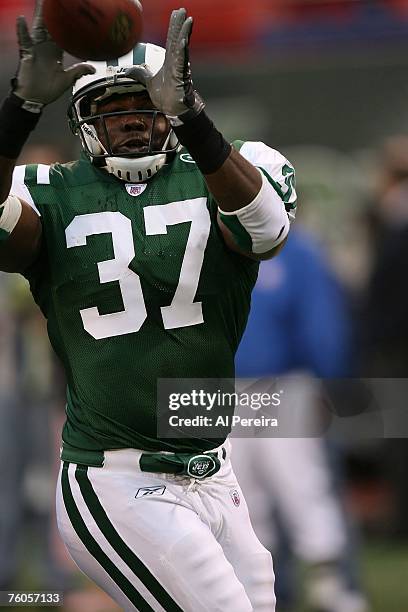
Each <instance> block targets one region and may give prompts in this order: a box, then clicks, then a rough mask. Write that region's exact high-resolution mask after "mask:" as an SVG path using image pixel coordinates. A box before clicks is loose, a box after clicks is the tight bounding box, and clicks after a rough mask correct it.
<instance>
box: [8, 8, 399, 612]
mask: <svg viewBox="0 0 408 612" xmlns="http://www.w3.org/2000/svg"><path fill="white" fill-rule="evenodd" d="M143 4H144V12H145V34H144V38H145V40H150V41H151V42H156V43H158V44H163V43H164V41H165V34H166V29H167V22H168V17H169V14H170V11H171V10H172V9H173V8H178V5H177V4H176V3H175V1H174V0H154V1H153V2H148V1H147V0H145V2H144V3H143ZM182 4H184V6H186V8H187V9H188V10H189V11H190V13H191V14H192V15H193V16H194V17H195V31H194V35H193V39H192V53H191V55H192V65H193V74H194V80H195V83H196V85H197V87H198V88H199V90H200V92H201V93H202V95H203V96H204V97H205V99H206V100H207V105H208V112H209V114H210V115H211V117H212V118H213V119H214V121H215V122H216V124H217V125H218V126H219V127H220V128H221V130H222V131H223V132H224V134H225V135H226V136H227V137H228V138H230V139H231V140H233V139H236V138H239V139H243V140H245V139H250V140H262V141H264V142H266V143H267V144H269V145H270V146H272V147H274V148H277V149H279V150H281V151H282V152H283V153H284V154H285V155H286V156H287V157H288V159H290V160H291V162H292V163H293V164H294V165H295V167H296V169H297V184H298V195H299V204H300V208H299V221H298V223H299V226H300V227H302V228H304V231H305V232H306V233H307V235H308V236H309V239H310V240H311V241H313V243H314V244H316V246H317V248H318V249H319V252H320V253H323V254H324V255H323V256H322V257H323V259H324V262H325V265H328V266H329V267H330V268H331V269H332V271H333V273H334V275H335V276H336V277H337V279H338V281H339V282H340V283H341V285H342V286H343V288H344V291H345V292H346V295H347V299H348V303H349V305H350V312H351V317H352V329H353V336H352V337H353V340H352V342H353V345H352V360H353V366H352V368H351V370H350V371H351V373H352V374H353V376H361V377H364V376H365V377H380V378H386V377H387V378H400V379H401V378H406V377H407V370H408V324H407V322H406V321H405V319H406V318H407V314H406V313H407V312H408V309H407V308H406V306H408V293H407V289H406V282H405V275H404V272H405V262H406V259H405V258H404V255H405V254H406V253H408V246H407V244H408V187H407V185H408V183H407V181H408V0H251V1H250V2H244V1H243V0H223V2H220V1H219V0H183V3H182ZM33 5H34V0H2V1H1V4H0V52H1V58H2V61H1V63H0V72H1V77H2V78H1V83H0V92H1V94H2V96H4V95H5V94H6V93H7V91H8V87H9V81H10V79H11V78H12V76H13V74H14V72H15V68H16V65H17V61H18V54H17V50H16V41H15V34H14V23H15V18H16V16H17V15H19V14H25V15H26V16H27V18H28V19H29V20H31V17H32V13H33ZM70 61H72V58H67V62H70ZM66 104H67V98H66V99H65V100H62V101H60V102H58V103H56V104H54V105H52V106H51V107H49V108H47V110H46V112H45V114H44V117H43V118H42V120H41V123H40V125H39V128H38V129H37V130H36V131H35V133H34V134H33V136H32V138H31V139H30V144H29V145H28V146H27V148H26V150H25V153H24V159H23V158H22V161H24V162H27V161H35V162H43V163H50V162H51V161H68V160H70V159H74V158H75V157H76V156H77V155H78V154H79V142H77V140H76V139H75V138H74V137H73V136H72V135H71V134H70V132H69V129H68V125H67V121H66V115H65V108H66ZM301 265H302V262H301V261H299V266H301ZM0 285H1V293H0V303H1V305H2V308H1V311H0V329H1V334H0V364H1V365H0V380H1V386H0V477H1V479H0V590H2V589H9V588H11V587H13V588H14V589H16V590H28V589H33V588H35V589H41V588H43V589H46V588H48V589H59V588H61V589H64V590H65V591H66V593H67V598H66V605H65V609H66V610H82V609H83V610H87V611H93V610H113V609H115V608H114V607H113V606H112V605H111V604H110V603H109V601H107V600H106V599H105V598H104V597H102V595H100V594H99V593H98V592H97V591H96V590H95V589H94V588H93V587H91V586H90V585H88V583H87V582H86V581H85V580H84V579H83V578H82V577H81V576H79V575H78V574H77V573H76V571H75V569H74V568H73V567H72V565H71V564H70V562H69V561H68V560H67V559H66V557H65V555H64V551H63V550H62V545H61V544H60V543H59V540H58V536H57V534H56V531H55V527H54V517H53V513H52V511H51V510H50V508H52V505H53V494H54V480H55V476H56V470H57V453H58V437H59V432H60V428H61V423H62V420H63V410H64V397H63V396H64V391H63V378H62V375H61V373H60V371H59V369H58V366H57V365H56V364H55V363H54V358H53V356H52V354H51V352H50V349H49V347H48V341H47V339H46V338H45V335H44V334H45V325H44V322H43V321H42V319H41V316H40V314H39V313H38V312H37V309H36V307H35V306H34V305H33V303H32V300H31V297H30V294H29V293H28V291H27V287H26V285H25V282H24V280H22V279H21V278H19V277H17V276H6V275H4V274H2V275H0ZM316 342H318V340H316ZM316 350H319V347H318V346H317V347H316ZM254 359H256V356H254ZM390 401H391V400H390ZM400 401H401V405H402V408H403V412H405V410H406V406H407V405H408V397H407V396H405V398H402V399H401V398H400ZM405 421H406V419H405ZM405 421H404V414H403V416H402V421H401V423H402V426H401V428H400V429H397V428H394V429H393V430H392V432H391V433H388V435H387V436H385V435H384V431H383V430H381V428H380V430H378V432H377V433H375V434H373V436H372V437H371V438H370V437H364V439H361V440H358V439H355V438H353V439H352V440H349V441H347V440H344V439H343V440H342V441H341V445H340V453H341V464H342V472H343V474H344V476H343V481H344V484H343V485H342V487H341V490H340V495H341V498H342V503H343V504H344V506H345V507H346V509H347V516H348V519H349V521H350V523H352V524H353V533H358V536H353V537H357V539H358V542H357V541H356V542H355V543H353V544H355V547H356V549H357V551H355V552H354V553H353V557H356V559H357V563H358V564H359V567H360V569H359V573H360V575H361V578H360V580H361V588H362V589H363V590H364V591H365V593H366V595H367V599H368V601H369V604H370V609H372V610H373V611H374V612H405V611H406V610H408V582H407V576H408V478H407V466H408V444H407V440H406V439H405V437H404V436H405V435H406V432H407V430H408V428H407V425H406V424H405ZM404 424H405V427H404ZM299 478H304V479H307V472H306V473H303V474H299ZM16 542H18V546H17V547H16V546H15V543H16ZM301 576H302V572H300V578H299V580H298V581H297V582H296V600H297V603H296V604H295V608H294V609H296V610H297V611H301V610H304V607H303V603H302V601H303V596H302V588H303V587H302V582H303V581H302V577H301ZM278 610H279V607H278Z"/></svg>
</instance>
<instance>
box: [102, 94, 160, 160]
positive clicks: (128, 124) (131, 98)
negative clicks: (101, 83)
mask: <svg viewBox="0 0 408 612" xmlns="http://www.w3.org/2000/svg"><path fill="white" fill-rule="evenodd" d="M138 110H155V109H154V106H153V104H152V101H151V100H150V97H149V95H148V94H147V92H141V93H132V94H122V95H118V96H112V97H111V98H109V99H107V100H104V101H102V102H100V103H98V108H97V113H98V114H100V113H117V112H122V111H135V112H132V113H130V114H124V115H114V116H112V117H105V125H106V130H107V132H108V134H109V140H110V146H111V150H112V153H115V154H121V155H126V154H132V153H133V154H134V153H144V152H147V151H148V147H149V141H150V134H151V130H152V125H153V115H151V114H149V113H146V114H145V113H140V112H139V113H138V112H137V111H138ZM95 129H96V132H97V134H98V138H99V140H100V141H101V143H102V144H103V146H104V147H105V148H106V149H107V150H108V143H107V138H106V134H105V130H104V128H103V121H102V120H101V119H98V120H97V121H96V123H95ZM169 130H170V124H169V122H168V120H167V119H166V117H165V116H164V115H163V114H160V113H159V114H157V115H156V119H155V122H154V132H153V137H152V147H151V149H152V150H154V151H160V150H161V149H162V147H163V145H164V143H165V140H166V138H167V136H168V133H169Z"/></svg>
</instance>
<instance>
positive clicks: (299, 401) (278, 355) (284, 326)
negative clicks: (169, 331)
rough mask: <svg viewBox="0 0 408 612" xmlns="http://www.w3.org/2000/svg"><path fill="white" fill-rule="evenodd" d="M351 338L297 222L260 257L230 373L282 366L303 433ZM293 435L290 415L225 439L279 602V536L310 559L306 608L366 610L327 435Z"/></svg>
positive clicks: (318, 255) (330, 284)
mask: <svg viewBox="0 0 408 612" xmlns="http://www.w3.org/2000/svg"><path fill="white" fill-rule="evenodd" d="M351 337H352V334H351V320H350V313H349V308H348V305H347V301H346V297H345V294H344V291H343V290H342V289H341V287H340V285H339V283H338V282H337V280H336V279H335V277H334V275H333V273H332V272H331V270H330V269H329V268H328V266H327V264H326V263H325V255H324V251H322V250H321V249H319V248H318V246H317V244H316V241H315V240H313V239H312V237H311V236H309V235H307V234H306V233H305V232H304V231H302V230H301V229H299V224H298V225H297V226H296V227H294V228H292V233H291V236H290V238H288V241H287V244H286V248H285V250H284V252H283V251H282V252H281V253H280V254H279V255H278V256H277V258H276V260H275V261H268V262H263V263H262V265H261V268H260V273H259V277H258V282H257V284H256V286H255V289H254V292H253V295H252V308H251V314H250V319H249V323H248V326H247V329H246V331H245V333H244V336H243V339H242V341H241V344H240V347H239V350H238V353H237V358H236V366H237V374H238V375H239V376H244V377H265V376H266V377H271V376H284V375H287V374H290V375H291V376H290V378H285V377H284V378H282V379H281V383H280V384H281V387H282V389H283V390H284V396H285V397H284V405H286V406H288V405H289V404H290V410H291V413H290V414H292V411H293V409H294V406H295V405H298V409H297V410H296V414H298V413H299V412H300V413H302V415H303V422H304V423H305V429H304V436H308V435H313V433H312V434H310V433H308V431H310V427H309V425H310V424H311V423H313V421H314V420H316V419H317V418H318V417H319V411H320V405H321V388H320V386H321V383H320V381H319V380H318V378H335V377H336V378H338V377H344V376H347V375H349V374H350V372H351V368H352V366H351V363H352V340H351ZM315 377H316V378H315ZM283 408H284V406H283ZM301 419H302V417H301ZM289 427H290V423H289ZM296 427H297V426H296ZM261 435H262V434H261ZM282 436H292V437H282ZM301 436H302V431H301V430H300V431H299V429H295V424H294V425H293V429H292V431H290V430H289V431H286V430H285V431H284V432H281V433H279V430H278V431H277V433H276V434H275V436H274V437H269V438H267V437H264V438H261V437H259V438H256V439H239V440H238V439H233V441H232V442H233V459H232V460H233V463H234V468H235V470H236V473H237V476H238V480H239V482H240V484H241V487H242V488H243V491H244V495H245V497H246V499H247V503H248V506H249V509H250V513H251V517H252V520H253V524H254V527H255V530H256V531H257V534H258V536H259V537H260V539H261V541H262V542H263V543H264V544H265V545H267V546H268V545H269V547H271V548H272V552H273V555H274V560H275V565H276V575H277V586H276V591H277V599H278V610H283V609H289V608H291V609H292V605H293V604H294V602H295V600H296V598H297V597H296V596H297V593H298V591H299V588H298V586H297V583H296V581H294V580H293V577H292V580H290V576H289V569H290V566H289V564H288V563H285V558H286V559H287V555H284V554H282V550H283V549H284V548H285V547H284V546H283V544H284V543H287V544H288V546H289V547H290V548H291V550H292V551H293V552H294V554H295V555H296V556H297V557H298V558H299V559H301V560H302V561H304V562H305V563H306V564H307V566H308V574H307V577H308V579H307V585H306V586H307V591H306V598H307V601H308V604H309V605H310V606H311V609H313V610H314V611H324V612H363V611H364V612H365V611H366V610H368V605H367V603H366V600H365V597H363V596H362V594H361V592H359V586H358V582H357V580H356V576H355V571H354V567H353V563H354V559H353V558H352V556H353V551H354V543H353V542H350V529H349V526H348V524H347V520H346V515H345V513H344V509H343V507H342V501H341V500H340V497H339V490H338V483H337V489H336V486H335V482H334V480H335V478H334V474H333V470H332V468H331V465H330V461H329V453H328V448H327V442H325V441H324V440H323V439H322V438H318V437H301ZM332 455H334V452H332ZM337 463H338V461H337ZM273 511H274V514H275V517H276V521H275V524H274V522H273V519H272V513H273ZM282 533H283V534H284V535H283V536H282ZM279 550H280V551H281V554H279Z"/></svg>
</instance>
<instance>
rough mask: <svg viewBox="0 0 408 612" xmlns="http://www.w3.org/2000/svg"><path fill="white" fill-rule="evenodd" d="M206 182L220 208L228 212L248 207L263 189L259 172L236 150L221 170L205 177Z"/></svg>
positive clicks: (233, 150) (232, 151)
mask: <svg viewBox="0 0 408 612" xmlns="http://www.w3.org/2000/svg"><path fill="white" fill-rule="evenodd" d="M205 180H206V183H207V185H208V188H209V190H210V191H211V193H212V195H213V196H214V198H215V200H216V201H217V203H218V206H219V207H220V208H221V209H222V210H225V211H227V212H234V211H235V210H239V209H240V208H244V206H247V205H248V204H249V203H250V202H252V201H253V200H254V199H255V198H256V196H257V195H258V193H259V192H260V190H261V187H262V177H261V174H260V172H259V170H257V169H256V168H255V167H254V166H253V165H252V164H251V163H250V162H249V161H247V160H246V159H245V158H244V157H242V155H240V153H238V151H236V150H235V149H232V150H231V153H230V155H229V157H228V158H227V159H226V160H225V162H224V163H223V164H222V166H221V168H219V170H217V171H216V172H213V173H212V174H207V175H205Z"/></svg>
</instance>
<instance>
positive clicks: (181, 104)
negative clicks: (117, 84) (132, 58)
mask: <svg viewBox="0 0 408 612" xmlns="http://www.w3.org/2000/svg"><path fill="white" fill-rule="evenodd" d="M192 29H193V18H192V17H188V18H187V11H186V9H184V8H181V9H178V10H176V11H173V12H172V14H171V17H170V24H169V30H168V34H167V42H166V57H165V60H164V64H163V67H162V68H161V69H160V70H159V72H158V73H157V74H156V75H154V76H153V74H152V73H151V71H150V70H149V69H148V68H147V66H145V65H144V64H141V65H140V66H134V67H133V68H129V69H128V70H126V71H125V76H127V77H130V78H131V79H134V80H135V81H138V82H139V83H142V84H143V85H144V86H145V87H146V89H147V92H148V94H149V96H150V98H151V100H152V102H153V104H154V106H155V107H156V108H157V110H159V111H161V112H162V113H164V114H165V115H167V117H168V118H169V119H170V122H171V123H172V124H173V125H181V124H183V123H185V122H186V121H189V120H190V119H193V118H194V117H196V116H197V115H199V114H200V113H201V111H202V110H203V108H204V107H205V103H204V101H203V100H202V98H201V97H200V96H199V94H198V93H197V92H196V91H195V89H194V87H193V81H192V78H191V69H190V60H189V49H188V45H189V41H190V36H191V32H192Z"/></svg>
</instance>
